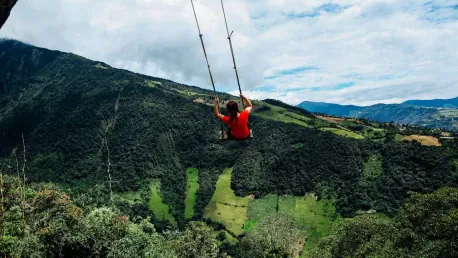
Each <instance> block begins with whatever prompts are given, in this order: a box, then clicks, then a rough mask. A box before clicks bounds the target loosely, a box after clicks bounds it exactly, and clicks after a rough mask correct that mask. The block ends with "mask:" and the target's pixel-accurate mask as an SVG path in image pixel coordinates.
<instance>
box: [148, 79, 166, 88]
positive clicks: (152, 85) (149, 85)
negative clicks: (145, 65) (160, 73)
mask: <svg viewBox="0 0 458 258" xmlns="http://www.w3.org/2000/svg"><path fill="white" fill-rule="evenodd" d="M158 85H162V83H161V82H157V81H152V80H146V81H145V86H146V87H150V88H156V87H157V86H158Z"/></svg>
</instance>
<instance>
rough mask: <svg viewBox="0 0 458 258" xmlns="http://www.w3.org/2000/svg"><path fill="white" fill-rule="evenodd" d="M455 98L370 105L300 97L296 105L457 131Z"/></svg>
mask: <svg viewBox="0 0 458 258" xmlns="http://www.w3.org/2000/svg"><path fill="white" fill-rule="evenodd" d="M455 101H458V97H457V98H453V99H446V100H426V101H425V100H422V101H416V100H409V101H406V102H403V103H401V104H375V105H371V106H355V105H339V104H333V103H325V102H311V101H303V102H301V103H300V104H298V105H297V106H298V107H301V108H303V109H305V110H308V111H310V112H313V113H323V114H328V115H333V116H341V117H354V118H365V119H369V120H374V121H379V122H391V121H393V122H396V123H399V124H409V125H419V126H425V127H429V128H437V129H440V128H445V129H446V130H449V131H457V130H458V123H457V121H456V120H458V109H456V108H450V107H451V105H452V104H450V103H454V102H455ZM434 105H435V106H436V107H435V106H434Z"/></svg>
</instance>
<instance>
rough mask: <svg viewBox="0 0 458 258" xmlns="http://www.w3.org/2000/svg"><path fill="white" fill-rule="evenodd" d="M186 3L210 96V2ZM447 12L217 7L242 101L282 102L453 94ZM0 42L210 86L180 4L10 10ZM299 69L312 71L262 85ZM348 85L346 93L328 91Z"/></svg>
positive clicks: (375, 1)
mask: <svg viewBox="0 0 458 258" xmlns="http://www.w3.org/2000/svg"><path fill="white" fill-rule="evenodd" d="M195 6H196V11H197V14H198V18H199V22H200V25H201V29H202V33H203V34H204V41H205V44H206V46H207V52H208V56H209V61H210V64H211V66H212V70H213V73H214V77H215V81H216V83H217V87H218V88H219V89H224V90H226V91H232V90H234V91H235V90H236V89H237V84H236V80H235V75H234V71H233V69H232V60H231V54H230V51H229V45H228V42H227V39H226V37H227V35H226V28H225V25H224V19H223V16H222V10H221V6H220V2H219V1H210V0H195ZM457 6H458V1H457V0H452V1H445V0H440V1H426V0H385V1H379V0H340V1H324V0H313V1H311V0H226V1H225V8H226V14H227V18H228V22H229V26H230V29H234V30H235V32H234V34H233V43H234V50H235V56H236V59H237V66H238V69H239V75H240V78H241V80H242V81H241V82H242V87H243V89H244V91H245V93H246V95H248V96H251V97H253V98H267V97H269V98H277V99H281V100H284V101H286V102H288V103H291V104H298V103H299V102H300V101H302V100H311V101H326V102H336V103H342V104H358V105H368V104H374V103H379V102H385V103H393V102H399V101H403V100H407V99H412V98H424V99H427V98H449V97H454V96H457V95H458V68H457V67H458V51H457V50H456V46H458V7H457ZM0 37H10V38H15V39H18V40H22V41H25V42H28V43H30V44H34V45H37V46H41V47H47V48H51V49H59V50H62V51H67V52H73V53H76V54H79V55H82V56H85V57H88V58H90V59H94V60H101V61H104V62H107V63H109V64H110V65H113V66H115V67H119V68H124V69H129V70H133V71H135V72H140V73H145V74H148V75H152V76H157V77H165V78H168V79H171V80H174V81H177V82H181V83H186V84H191V85H197V86H200V87H204V88H211V85H210V83H209V79H208V72H207V69H206V66H205V61H204V59H203V53H202V50H201V46H200V42H199V39H198V33H197V28H196V25H195V20H194V15H193V13H192V8H191V4H190V1H188V0H154V1H153V0H136V1H133V0H98V1H89V0H40V1H39V0H29V1H19V2H18V4H17V6H16V7H15V8H14V9H13V12H12V15H11V17H10V19H9V20H8V21H7V23H6V24H5V25H4V27H3V28H2V30H1V31H0ZM298 67H314V68H317V69H313V70H303V71H301V72H298V73H295V74H286V75H283V76H279V77H277V78H274V79H263V78H264V77H267V76H273V75H277V76H278V75H281V72H282V71H285V70H290V69H294V68H298ZM348 82H354V85H353V86H351V87H349V88H344V89H339V90H335V89H333V88H334V87H335V86H336V85H339V84H342V83H348ZM266 85H267V86H270V89H269V90H266V89H265V88H266V87H264V86H266ZM318 89H319V90H318ZM235 94H236V95H237V92H236V91H235Z"/></svg>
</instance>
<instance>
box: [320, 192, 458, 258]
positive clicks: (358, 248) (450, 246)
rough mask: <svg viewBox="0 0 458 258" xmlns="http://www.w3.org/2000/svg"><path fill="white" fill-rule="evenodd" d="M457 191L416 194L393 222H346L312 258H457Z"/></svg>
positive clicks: (375, 218)
mask: <svg viewBox="0 0 458 258" xmlns="http://www.w3.org/2000/svg"><path fill="white" fill-rule="evenodd" d="M456 243H458V189H456V188H441V189H439V190H438V191H435V192H433V193H431V194H424V195H421V194H416V195H414V196H413V197H411V198H410V199H408V201H407V202H406V203H405V205H404V206H403V208H402V209H401V210H400V212H399V214H398V215H397V216H396V217H395V218H394V219H390V218H387V217H384V216H381V215H378V214H370V215H363V216H358V217H355V218H352V219H345V220H344V222H343V223H342V224H341V225H340V227H339V229H338V230H337V232H336V233H335V234H334V235H332V236H329V237H327V238H325V239H323V240H322V241H321V242H320V244H319V246H318V248H317V249H315V250H314V252H313V253H312V257H326V258H330V257H458V246H457V245H456Z"/></svg>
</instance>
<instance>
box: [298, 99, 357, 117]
mask: <svg viewBox="0 0 458 258" xmlns="http://www.w3.org/2000/svg"><path fill="white" fill-rule="evenodd" d="M298 106H299V107H301V108H303V109H305V110H308V111H310V112H314V113H324V114H329V115H333V116H353V114H357V113H358V112H359V111H361V109H362V107H358V106H353V105H339V104H332V103H325V102H311V101H304V102H302V103H301V104H299V105H298Z"/></svg>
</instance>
